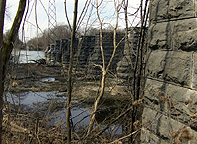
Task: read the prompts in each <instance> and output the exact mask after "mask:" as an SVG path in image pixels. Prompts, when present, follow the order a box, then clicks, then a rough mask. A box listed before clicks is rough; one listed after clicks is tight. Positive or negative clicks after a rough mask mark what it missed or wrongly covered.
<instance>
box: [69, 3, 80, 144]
mask: <svg viewBox="0 0 197 144" xmlns="http://www.w3.org/2000/svg"><path fill="white" fill-rule="evenodd" d="M77 9H78V0H75V5H74V16H73V27H72V35H71V46H70V63H69V69H68V79H67V91H68V99H67V117H66V126H67V144H69V143H70V142H71V121H70V117H71V94H72V69H73V55H74V40H75V31H76V25H77Z"/></svg>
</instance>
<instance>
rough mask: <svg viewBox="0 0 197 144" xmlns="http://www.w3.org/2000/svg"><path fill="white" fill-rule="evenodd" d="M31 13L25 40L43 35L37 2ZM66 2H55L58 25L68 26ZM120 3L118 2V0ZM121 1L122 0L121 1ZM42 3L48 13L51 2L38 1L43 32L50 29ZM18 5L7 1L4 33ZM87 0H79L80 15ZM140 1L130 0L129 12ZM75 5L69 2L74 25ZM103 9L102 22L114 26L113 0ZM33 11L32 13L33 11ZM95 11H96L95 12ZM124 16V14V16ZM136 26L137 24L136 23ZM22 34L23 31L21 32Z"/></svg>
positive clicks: (30, 6) (122, 21)
mask: <svg viewBox="0 0 197 144" xmlns="http://www.w3.org/2000/svg"><path fill="white" fill-rule="evenodd" d="M29 1H30V3H29V12H28V16H27V19H26V21H28V22H29V23H28V22H26V23H25V38H26V40H28V39H29V38H32V37H35V36H37V35H38V34H40V33H41V31H39V30H38V31H37V27H36V20H35V4H34V3H35V1H36V0H29ZM64 1H65V0H55V4H56V19H57V23H58V24H67V21H66V16H65V9H64ZM116 1H118V0H116ZM119 1H120V0H119ZM41 2H42V3H43V5H44V7H45V9H46V10H47V12H48V2H49V0H37V20H38V26H39V27H40V29H41V30H42V31H43V30H44V29H47V28H48V16H47V13H46V11H45V10H44V8H43V6H42V5H41ZM18 3H19V0H7V9H8V10H7V11H8V12H7V13H8V14H9V15H10V18H6V20H5V26H4V32H5V31H7V30H9V29H10V28H11V25H12V22H13V19H14V17H15V14H16V11H17V8H18ZM84 3H85V0H79V5H78V9H79V11H78V14H80V12H81V10H82V8H83V6H84ZM139 3H140V0H129V11H128V12H130V13H133V12H134V11H135V10H136V9H134V8H133V7H135V8H137V7H138V6H139ZM73 4H74V0H67V10H68V15H69V19H70V22H71V23H72V18H73V7H74V6H73ZM103 4H104V5H103V8H102V10H101V11H100V12H101V17H102V20H103V21H104V22H106V23H112V24H114V23H115V21H114V18H115V17H114V15H113V14H114V3H113V0H104V3H103ZM31 9H32V11H31ZM94 11H95V10H94ZM122 16H123V14H122ZM95 18H96V15H93V16H92V17H91V20H90V23H94V25H93V26H96V25H97V23H95V22H93V21H94V20H95ZM133 18H134V16H130V17H129V20H130V21H132V20H133ZM86 21H87V17H86V18H85V19H84V25H85V23H86ZM135 24H136V23H135ZM119 25H120V26H122V27H124V19H123V20H119ZM20 33H21V31H20Z"/></svg>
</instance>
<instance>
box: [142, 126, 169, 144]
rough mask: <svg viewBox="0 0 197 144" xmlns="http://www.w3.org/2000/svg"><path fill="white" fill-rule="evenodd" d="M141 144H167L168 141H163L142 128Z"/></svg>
mask: <svg viewBox="0 0 197 144" xmlns="http://www.w3.org/2000/svg"><path fill="white" fill-rule="evenodd" d="M141 143H142V144H169V141H164V140H163V139H162V138H160V137H158V136H156V135H154V134H153V133H151V132H150V131H149V130H147V129H144V128H142V131H141Z"/></svg>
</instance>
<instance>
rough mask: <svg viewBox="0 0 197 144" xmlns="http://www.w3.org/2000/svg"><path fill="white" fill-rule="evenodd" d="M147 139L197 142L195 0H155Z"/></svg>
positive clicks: (148, 142)
mask: <svg viewBox="0 0 197 144" xmlns="http://www.w3.org/2000/svg"><path fill="white" fill-rule="evenodd" d="M150 4H151V5H150V25H149V29H148V55H147V63H146V86H145V92H144V103H145V105H144V111H143V116H142V122H143V123H142V124H143V129H142V132H141V143H143V144H160V143H162V144H169V143H176V144H181V143H185V144H189V143H191V144H194V143H197V52H196V51H197V18H196V10H197V7H196V4H197V1H196V0H151V2H150Z"/></svg>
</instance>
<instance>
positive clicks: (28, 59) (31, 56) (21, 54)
mask: <svg viewBox="0 0 197 144" xmlns="http://www.w3.org/2000/svg"><path fill="white" fill-rule="evenodd" d="M12 55H13V56H14V61H15V62H18V63H35V62H34V61H32V60H39V59H44V52H43V51H28V50H20V51H13V52H12Z"/></svg>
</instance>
